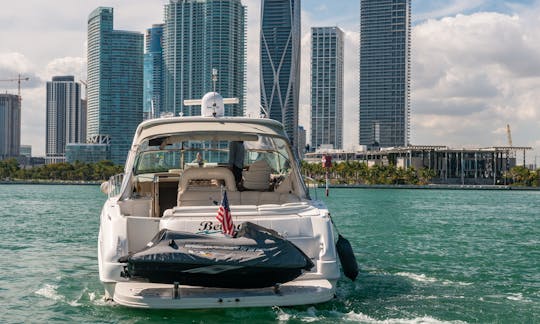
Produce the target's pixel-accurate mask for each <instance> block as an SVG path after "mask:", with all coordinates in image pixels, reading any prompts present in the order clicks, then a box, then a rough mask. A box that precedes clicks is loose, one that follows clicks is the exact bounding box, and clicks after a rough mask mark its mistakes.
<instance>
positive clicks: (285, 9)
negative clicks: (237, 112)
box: [259, 0, 301, 150]
mask: <svg viewBox="0 0 540 324" xmlns="http://www.w3.org/2000/svg"><path fill="white" fill-rule="evenodd" d="M300 13H301V1H300V0H261V21H260V24H261V27H260V31H261V34H260V39H259V42H260V47H259V52H260V61H259V73H260V76H259V77H260V80H261V82H260V90H261V98H260V100H261V113H263V114H268V117H269V118H271V119H274V120H277V121H279V122H280V123H282V124H283V128H284V129H285V132H286V133H287V136H289V140H290V141H291V144H292V146H293V149H297V150H298V124H299V123H298V117H299V116H298V112H299V96H300V68H301V58H300V41H301V19H300Z"/></svg>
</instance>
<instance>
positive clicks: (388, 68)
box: [359, 0, 411, 148]
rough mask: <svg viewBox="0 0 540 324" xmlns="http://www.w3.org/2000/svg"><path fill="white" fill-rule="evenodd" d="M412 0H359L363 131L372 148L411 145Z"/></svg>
mask: <svg viewBox="0 0 540 324" xmlns="http://www.w3.org/2000/svg"><path fill="white" fill-rule="evenodd" d="M410 17H411V0H361V2H360V131H359V137H360V138H359V143H360V144H361V145H366V146H367V147H368V148H370V147H371V148H377V147H393V146H407V145H408V144H409V129H410V125H409V124H410V119H409V118H410V117H409V113H410V104H409V91H410V43H411V41H410V36H411V19H410Z"/></svg>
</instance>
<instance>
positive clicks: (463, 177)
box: [304, 145, 532, 185]
mask: <svg viewBox="0 0 540 324" xmlns="http://www.w3.org/2000/svg"><path fill="white" fill-rule="evenodd" d="M529 150H532V147H526V146H493V147H487V148H450V147H448V146H441V145H410V146H406V147H393V148H385V149H381V150H372V151H357V152H353V151H342V150H329V151H324V152H323V151H316V152H311V153H306V156H305V159H304V160H305V161H306V162H308V163H318V162H320V161H321V158H322V156H323V155H325V154H326V155H331V156H332V160H333V161H335V162H336V163H339V162H342V161H360V162H364V163H366V164H367V165H368V166H370V167H371V166H373V165H395V166H397V167H402V168H404V169H406V168H410V167H413V168H415V169H417V170H419V169H423V168H427V169H431V170H434V171H435V173H436V176H435V177H434V178H433V179H432V182H433V183H440V184H474V185H505V184H507V182H508V181H507V178H506V177H505V175H506V174H507V171H509V170H510V169H511V168H513V167H515V166H517V162H516V156H518V154H522V156H523V166H525V158H526V152H527V151H529Z"/></svg>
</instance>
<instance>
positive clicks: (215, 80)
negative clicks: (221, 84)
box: [212, 68, 218, 92]
mask: <svg viewBox="0 0 540 324" xmlns="http://www.w3.org/2000/svg"><path fill="white" fill-rule="evenodd" d="M217 77H218V72H217V69H215V68H214V69H212V83H213V85H214V89H213V91H214V92H216V84H217Z"/></svg>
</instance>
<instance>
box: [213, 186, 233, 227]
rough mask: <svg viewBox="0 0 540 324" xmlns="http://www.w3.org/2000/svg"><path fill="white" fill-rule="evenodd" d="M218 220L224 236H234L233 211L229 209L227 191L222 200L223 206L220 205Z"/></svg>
mask: <svg viewBox="0 0 540 324" xmlns="http://www.w3.org/2000/svg"><path fill="white" fill-rule="evenodd" d="M216 218H217V220H218V221H219V222H220V223H221V231H222V232H223V234H227V235H231V236H232V235H234V225H233V221H232V215H231V209H230V208H229V199H227V191H225V192H223V199H222V200H221V205H219V209H218V213H217V216H216Z"/></svg>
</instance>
